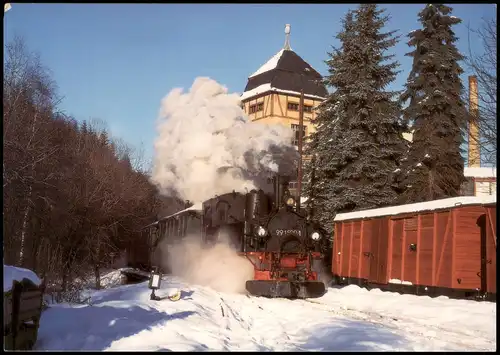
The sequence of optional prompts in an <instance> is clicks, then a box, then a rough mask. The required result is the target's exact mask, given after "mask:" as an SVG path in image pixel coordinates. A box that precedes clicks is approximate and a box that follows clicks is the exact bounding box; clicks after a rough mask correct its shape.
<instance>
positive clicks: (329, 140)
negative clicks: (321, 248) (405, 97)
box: [308, 4, 406, 228]
mask: <svg viewBox="0 0 500 355" xmlns="http://www.w3.org/2000/svg"><path fill="white" fill-rule="evenodd" d="M384 12H385V10H379V9H377V5H375V4H362V5H360V6H359V8H358V9H357V10H356V11H354V12H353V14H354V15H355V18H354V17H353V16H352V15H353V14H350V15H348V17H346V21H345V25H344V31H343V33H341V34H339V36H338V38H339V39H340V40H341V41H342V48H341V49H340V50H336V51H335V52H334V53H333V54H331V55H330V56H331V59H330V60H329V61H328V62H327V63H328V65H329V72H330V75H329V76H328V77H327V78H326V82H327V85H328V86H330V87H334V88H335V89H336V91H335V93H333V94H331V95H330V96H329V97H328V98H327V100H326V101H325V103H324V104H322V105H321V106H320V107H319V110H320V113H319V114H318V119H317V120H318V121H319V124H318V133H317V134H316V135H315V136H313V137H312V141H311V145H310V147H309V149H310V151H309V153H310V154H312V155H314V154H315V155H314V157H315V160H316V161H315V166H314V173H315V174H314V175H315V177H316V176H317V181H316V182H314V181H313V182H312V183H311V184H310V185H311V186H310V187H308V189H309V190H308V192H311V191H312V192H313V194H312V197H313V198H314V200H313V202H314V207H315V208H317V210H318V213H317V214H318V216H317V217H319V219H320V221H322V222H323V223H327V224H324V226H325V227H326V228H328V227H330V228H331V226H329V225H328V224H331V221H332V219H333V217H334V216H335V214H336V213H340V212H351V211H354V210H360V209H368V208H376V207H382V206H388V205H391V204H394V203H395V202H396V201H397V198H398V189H397V184H396V183H395V181H394V176H395V174H396V173H395V172H397V171H398V167H399V164H400V161H401V159H402V157H403V154H404V153H405V149H406V144H405V142H404V140H403V138H402V133H403V131H404V128H405V127H404V126H403V125H402V124H401V120H400V117H399V116H400V106H399V104H398V103H397V101H396V100H395V98H396V96H397V94H398V93H396V92H393V91H387V89H386V87H387V86H388V85H389V84H390V83H391V82H392V81H394V79H395V77H396V74H397V71H396V69H397V67H398V65H399V64H398V63H397V62H390V60H391V59H392V58H393V55H388V54H386V52H387V50H388V49H390V48H391V47H392V46H394V45H395V44H396V42H397V38H396V37H395V36H394V32H387V33H383V32H382V29H383V27H384V25H385V23H386V22H387V20H388V17H387V16H384V15H383V14H384ZM388 61H389V62H388ZM315 190H318V192H317V194H316V195H315V194H314V193H315Z"/></svg>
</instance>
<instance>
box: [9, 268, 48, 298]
mask: <svg viewBox="0 0 500 355" xmlns="http://www.w3.org/2000/svg"><path fill="white" fill-rule="evenodd" d="M23 279H28V280H30V281H31V282H33V283H34V284H35V285H37V286H40V285H41V283H42V281H41V280H40V278H39V277H38V276H37V275H36V274H35V273H34V272H33V271H31V270H29V269H24V268H21V267H15V266H10V265H4V266H3V292H4V293H5V292H8V291H10V290H11V289H12V283H13V282H14V281H19V282H21V281H22V280H23Z"/></svg>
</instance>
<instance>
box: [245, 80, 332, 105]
mask: <svg viewBox="0 0 500 355" xmlns="http://www.w3.org/2000/svg"><path fill="white" fill-rule="evenodd" d="M268 91H274V92H279V93H282V94H293V95H300V92H298V91H291V90H282V89H278V88H274V87H272V86H271V84H269V83H267V84H262V85H259V86H257V87H256V88H255V89H252V90H248V91H245V92H244V93H243V94H241V97H240V100H241V101H244V100H246V99H248V98H250V97H252V96H257V95H260V94H263V93H265V92H268ZM304 97H307V98H311V99H316V100H324V99H325V98H324V97H321V96H316V95H309V94H304Z"/></svg>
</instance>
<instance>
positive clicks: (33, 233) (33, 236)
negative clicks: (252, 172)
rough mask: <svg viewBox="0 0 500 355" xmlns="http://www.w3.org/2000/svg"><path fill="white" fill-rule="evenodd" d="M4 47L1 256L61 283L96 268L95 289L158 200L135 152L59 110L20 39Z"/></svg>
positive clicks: (44, 74)
mask: <svg viewBox="0 0 500 355" xmlns="http://www.w3.org/2000/svg"><path fill="white" fill-rule="evenodd" d="M5 53H6V55H5V59H4V84H3V92H4V96H3V142H4V151H3V198H4V209H3V236H4V250H3V251H4V263H5V264H10V265H16V266H21V267H26V268H29V269H32V270H34V271H35V272H36V273H37V274H38V275H40V276H41V277H42V278H44V279H45V280H46V282H47V284H56V285H58V287H61V288H62V289H63V290H65V289H67V288H68V285H69V284H71V282H72V281H73V280H74V279H75V278H77V277H79V278H82V277H83V276H85V275H86V274H88V273H89V272H94V273H95V282H96V284H97V285H96V286H97V287H99V282H100V281H99V270H100V269H101V268H102V267H106V266H108V265H109V264H111V263H112V261H113V260H112V259H114V258H116V257H117V256H118V255H119V254H120V253H121V252H123V251H124V250H125V249H126V248H132V249H133V246H134V244H135V243H142V242H143V241H142V240H140V238H143V236H141V234H140V232H139V231H140V229H141V227H143V226H145V225H146V224H148V223H150V222H152V221H153V219H154V216H155V215H156V214H158V213H165V212H167V211H165V205H164V204H163V203H162V201H161V200H160V198H159V197H158V193H157V191H156V188H155V187H154V186H153V185H152V184H151V183H150V182H149V178H148V175H147V172H144V171H140V170H138V169H136V167H137V166H139V165H140V164H141V163H142V160H141V159H142V158H141V157H140V155H137V154H133V151H132V150H131V149H130V148H129V147H127V146H126V145H124V144H123V143H120V142H117V141H113V140H111V139H110V138H109V136H108V133H107V132H106V130H104V129H102V128H99V124H97V123H96V122H92V123H88V122H85V121H84V122H83V123H77V121H75V120H74V119H73V118H71V117H68V116H66V115H64V114H62V113H61V112H59V111H58V108H57V106H58V105H57V104H58V102H59V100H58V98H57V96H56V86H55V83H54V82H53V81H52V79H51V77H50V75H49V74H48V70H47V69H45V68H44V67H43V66H42V64H41V62H40V60H39V59H38V57H37V56H36V55H35V54H33V53H30V52H29V51H28V49H27V48H26V46H25V45H24V43H23V41H22V40H21V39H19V38H18V39H16V40H14V41H13V42H12V43H9V44H7V45H6V47H5ZM176 207H178V206H175V207H174V209H176ZM167 210H168V206H167Z"/></svg>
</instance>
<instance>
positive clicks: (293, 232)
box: [276, 229, 302, 237]
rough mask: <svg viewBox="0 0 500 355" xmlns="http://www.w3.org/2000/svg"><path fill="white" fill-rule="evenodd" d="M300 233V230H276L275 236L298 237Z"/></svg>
mask: <svg viewBox="0 0 500 355" xmlns="http://www.w3.org/2000/svg"><path fill="white" fill-rule="evenodd" d="M301 234H302V233H301V232H300V230H297V229H276V235H277V236H278V237H282V236H285V235H296V236H298V237H300V236H301Z"/></svg>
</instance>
